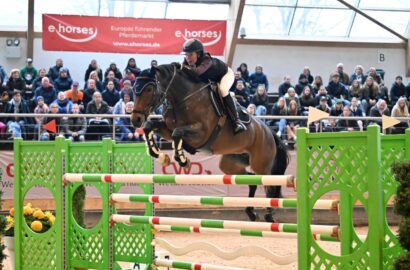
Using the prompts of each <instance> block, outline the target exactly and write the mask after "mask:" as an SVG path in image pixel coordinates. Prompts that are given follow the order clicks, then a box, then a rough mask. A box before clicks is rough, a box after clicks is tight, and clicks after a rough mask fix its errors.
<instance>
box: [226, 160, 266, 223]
mask: <svg viewBox="0 0 410 270" xmlns="http://www.w3.org/2000/svg"><path fill="white" fill-rule="evenodd" d="M248 165H249V158H248V155H247V154H242V155H223V156H222V158H221V160H220V162H219V168H220V169H221V170H222V171H223V172H224V173H225V174H237V175H241V174H253V173H250V172H247V171H246V167H247V166H248ZM256 188H257V186H249V197H255V193H256ZM254 210H255V209H254V207H246V209H245V212H246V214H247V215H248V217H249V219H250V220H251V221H255V220H259V217H258V215H257V213H255V211H254Z"/></svg>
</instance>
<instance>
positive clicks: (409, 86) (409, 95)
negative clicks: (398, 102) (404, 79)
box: [405, 82, 410, 101]
mask: <svg viewBox="0 0 410 270" xmlns="http://www.w3.org/2000/svg"><path fill="white" fill-rule="evenodd" d="M405 96H406V97H407V100H408V101H410V82H409V83H408V84H407V86H406V94H405Z"/></svg>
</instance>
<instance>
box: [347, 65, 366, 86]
mask: <svg viewBox="0 0 410 270" xmlns="http://www.w3.org/2000/svg"><path fill="white" fill-rule="evenodd" d="M354 80H358V81H359V83H360V84H364V82H365V81H366V76H364V74H363V67H362V66H361V65H357V66H356V67H355V68H354V73H353V74H352V75H350V78H349V83H350V84H352V83H353V81H354Z"/></svg>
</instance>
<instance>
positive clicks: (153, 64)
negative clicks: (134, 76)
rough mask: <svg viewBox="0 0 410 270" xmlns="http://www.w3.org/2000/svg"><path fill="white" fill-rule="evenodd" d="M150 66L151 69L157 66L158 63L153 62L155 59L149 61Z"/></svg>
mask: <svg viewBox="0 0 410 270" xmlns="http://www.w3.org/2000/svg"><path fill="white" fill-rule="evenodd" d="M150 66H151V67H157V66H158V61H157V60H155V59H153V60H151V64H150Z"/></svg>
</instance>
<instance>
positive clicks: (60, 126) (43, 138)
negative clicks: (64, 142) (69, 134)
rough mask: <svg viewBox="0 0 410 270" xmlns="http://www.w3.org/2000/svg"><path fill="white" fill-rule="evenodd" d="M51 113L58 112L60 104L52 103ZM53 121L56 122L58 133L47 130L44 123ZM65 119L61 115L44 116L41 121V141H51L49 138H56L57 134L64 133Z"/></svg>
mask: <svg viewBox="0 0 410 270" xmlns="http://www.w3.org/2000/svg"><path fill="white" fill-rule="evenodd" d="M49 114H58V105H57V104H56V103H52V104H51V105H50V112H49ZM51 121H55V122H56V130H57V132H56V133H53V132H51V131H49V130H46V129H45V128H44V125H46V124H48V123H50V122H51ZM62 122H63V120H62V118H61V117H58V116H45V117H44V118H43V121H42V123H41V129H42V131H41V135H40V141H49V140H54V139H55V138H56V136H58V135H64V128H63V123H62Z"/></svg>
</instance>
